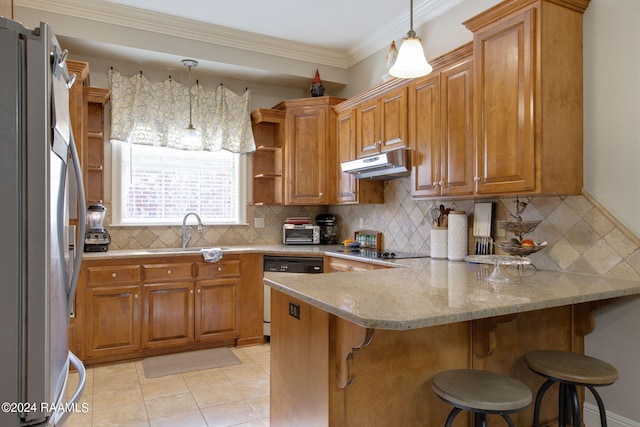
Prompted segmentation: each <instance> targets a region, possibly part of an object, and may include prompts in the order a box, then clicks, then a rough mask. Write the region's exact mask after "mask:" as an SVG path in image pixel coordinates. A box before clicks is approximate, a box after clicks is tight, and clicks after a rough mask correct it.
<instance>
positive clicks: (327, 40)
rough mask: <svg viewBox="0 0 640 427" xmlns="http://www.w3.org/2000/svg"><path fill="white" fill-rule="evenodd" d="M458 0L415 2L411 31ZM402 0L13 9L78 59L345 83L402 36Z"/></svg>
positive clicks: (20, 3)
mask: <svg viewBox="0 0 640 427" xmlns="http://www.w3.org/2000/svg"><path fill="white" fill-rule="evenodd" d="M463 1H470V0H414V5H413V11H414V13H413V14H414V28H416V29H417V28H418V27H419V26H420V25H422V24H424V23H425V22H427V21H428V20H430V19H432V18H434V17H436V16H438V15H440V14H442V13H444V12H445V11H447V10H449V9H451V8H452V7H453V6H456V5H457V4H459V3H462V2H463ZM409 2H410V0H270V1H264V0H236V1H221V0H179V1H177V2H176V1H174V0H153V1H151V0H15V10H16V18H17V19H19V20H20V18H21V17H22V16H24V18H25V20H26V21H27V22H24V21H23V22H24V23H25V25H29V26H31V25H37V22H39V21H41V20H43V21H46V22H49V23H51V24H52V26H53V28H54V29H55V31H56V34H57V35H58V37H59V38H60V39H61V40H62V41H63V43H64V44H65V45H68V46H69V47H68V48H69V50H70V51H71V52H72V54H76V55H80V56H94V57H95V56H98V57H103V58H116V59H118V60H122V61H131V62H134V63H145V64H149V63H150V64H153V65H154V66H160V67H162V66H167V67H168V68H173V67H175V66H176V64H179V63H180V62H179V61H180V60H179V58H184V57H192V58H195V59H197V60H198V61H199V62H200V65H199V68H200V69H201V70H202V69H203V68H204V69H205V70H207V71H211V72H213V73H217V74H219V75H221V76H230V77H234V78H240V79H245V80H254V81H262V82H265V83H272V84H287V82H291V81H295V80H296V79H304V80H305V81H307V82H308V79H309V68H310V67H312V68H316V67H320V69H321V70H322V77H323V80H324V81H325V82H327V81H330V82H334V83H337V84H346V83H347V79H348V77H347V75H348V69H349V67H351V66H353V65H354V64H356V63H357V62H359V61H360V60H362V59H364V58H366V57H367V56H369V55H371V54H373V53H375V52H377V51H379V50H380V49H383V48H386V47H388V45H389V43H390V42H391V40H396V42H397V43H399V42H400V39H401V38H402V37H403V36H404V35H405V34H406V33H407V31H408V30H409V10H410V6H409ZM29 19H30V20H31V21H35V24H33V22H31V21H29ZM52 21H53V22H52ZM174 41H175V42H174ZM238 52H242V53H243V54H242V55H239V54H238ZM246 53H249V55H247V54H246ZM252 57H255V58H254V59H253V60H252V59H251V58H252ZM298 67H299V68H300V70H298V69H297V68H298ZM203 71H204V70H203Z"/></svg>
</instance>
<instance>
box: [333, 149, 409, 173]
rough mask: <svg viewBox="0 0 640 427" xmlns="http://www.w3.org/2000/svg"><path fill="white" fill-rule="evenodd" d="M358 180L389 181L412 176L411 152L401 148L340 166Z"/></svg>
mask: <svg viewBox="0 0 640 427" xmlns="http://www.w3.org/2000/svg"><path fill="white" fill-rule="evenodd" d="M340 167H341V168H342V172H348V173H351V174H353V175H355V177H356V178H358V179H373V180H379V181H382V180H388V179H395V178H403V177H407V176H409V175H411V150H409V149H408V148H399V149H397V150H391V151H387V152H384V153H380V154H376V155H374V156H368V157H362V158H360V159H356V160H350V161H348V162H343V163H341V164H340Z"/></svg>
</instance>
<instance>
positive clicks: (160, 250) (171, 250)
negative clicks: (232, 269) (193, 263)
mask: <svg viewBox="0 0 640 427" xmlns="http://www.w3.org/2000/svg"><path fill="white" fill-rule="evenodd" d="M202 249H207V248H195V247H194V248H157V249H145V250H143V251H142V252H147V253H150V254H155V253H168V254H170V253H183V252H200V251H201V250H202ZM219 249H222V250H223V251H224V250H227V249H229V248H225V247H221V248H219Z"/></svg>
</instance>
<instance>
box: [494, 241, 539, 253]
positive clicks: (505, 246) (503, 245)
mask: <svg viewBox="0 0 640 427" xmlns="http://www.w3.org/2000/svg"><path fill="white" fill-rule="evenodd" d="M496 245H498V247H499V248H500V249H502V250H503V251H505V252H506V253H508V254H509V255H513V256H527V255H531V254H533V253H536V252H538V251H539V250H541V249H544V248H545V246H547V244H546V243H544V244H542V245H534V246H515V245H512V244H511V243H509V242H498V243H496Z"/></svg>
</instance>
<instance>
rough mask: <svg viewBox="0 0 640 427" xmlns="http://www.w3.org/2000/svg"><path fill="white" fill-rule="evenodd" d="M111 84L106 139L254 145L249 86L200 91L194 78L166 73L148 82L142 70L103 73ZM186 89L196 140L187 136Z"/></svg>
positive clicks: (242, 149)
mask: <svg viewBox="0 0 640 427" xmlns="http://www.w3.org/2000/svg"><path fill="white" fill-rule="evenodd" d="M109 76H110V84H111V139H115V140H119V141H124V142H130V143H133V144H144V145H155V146H163V147H165V146H166V147H171V148H179V149H185V150H207V151H218V150H222V149H224V150H228V151H231V152H234V153H248V152H252V151H255V142H254V140H253V132H252V130H251V117H250V114H249V97H250V91H249V90H248V89H247V90H246V91H245V92H244V93H243V94H242V95H237V94H235V93H233V92H232V91H231V90H229V89H227V88H225V87H224V86H222V85H221V86H218V87H217V89H216V90H215V92H205V90H204V88H203V87H202V86H200V85H198V84H196V85H195V86H194V87H192V88H187V87H185V86H183V85H181V84H180V83H178V82H176V81H174V80H172V79H170V78H169V79H167V80H165V81H163V82H157V83H154V82H151V81H149V80H148V79H147V78H146V77H145V76H144V75H142V74H136V75H134V76H132V77H124V76H122V75H121V74H120V73H118V72H117V71H113V70H111V71H110V73H109ZM189 90H191V95H192V98H191V102H192V119H191V122H192V123H193V125H194V127H195V128H196V130H197V133H198V136H199V137H200V138H198V141H197V142H195V143H194V142H192V141H188V140H187V138H185V131H186V128H187V125H188V124H189Z"/></svg>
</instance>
